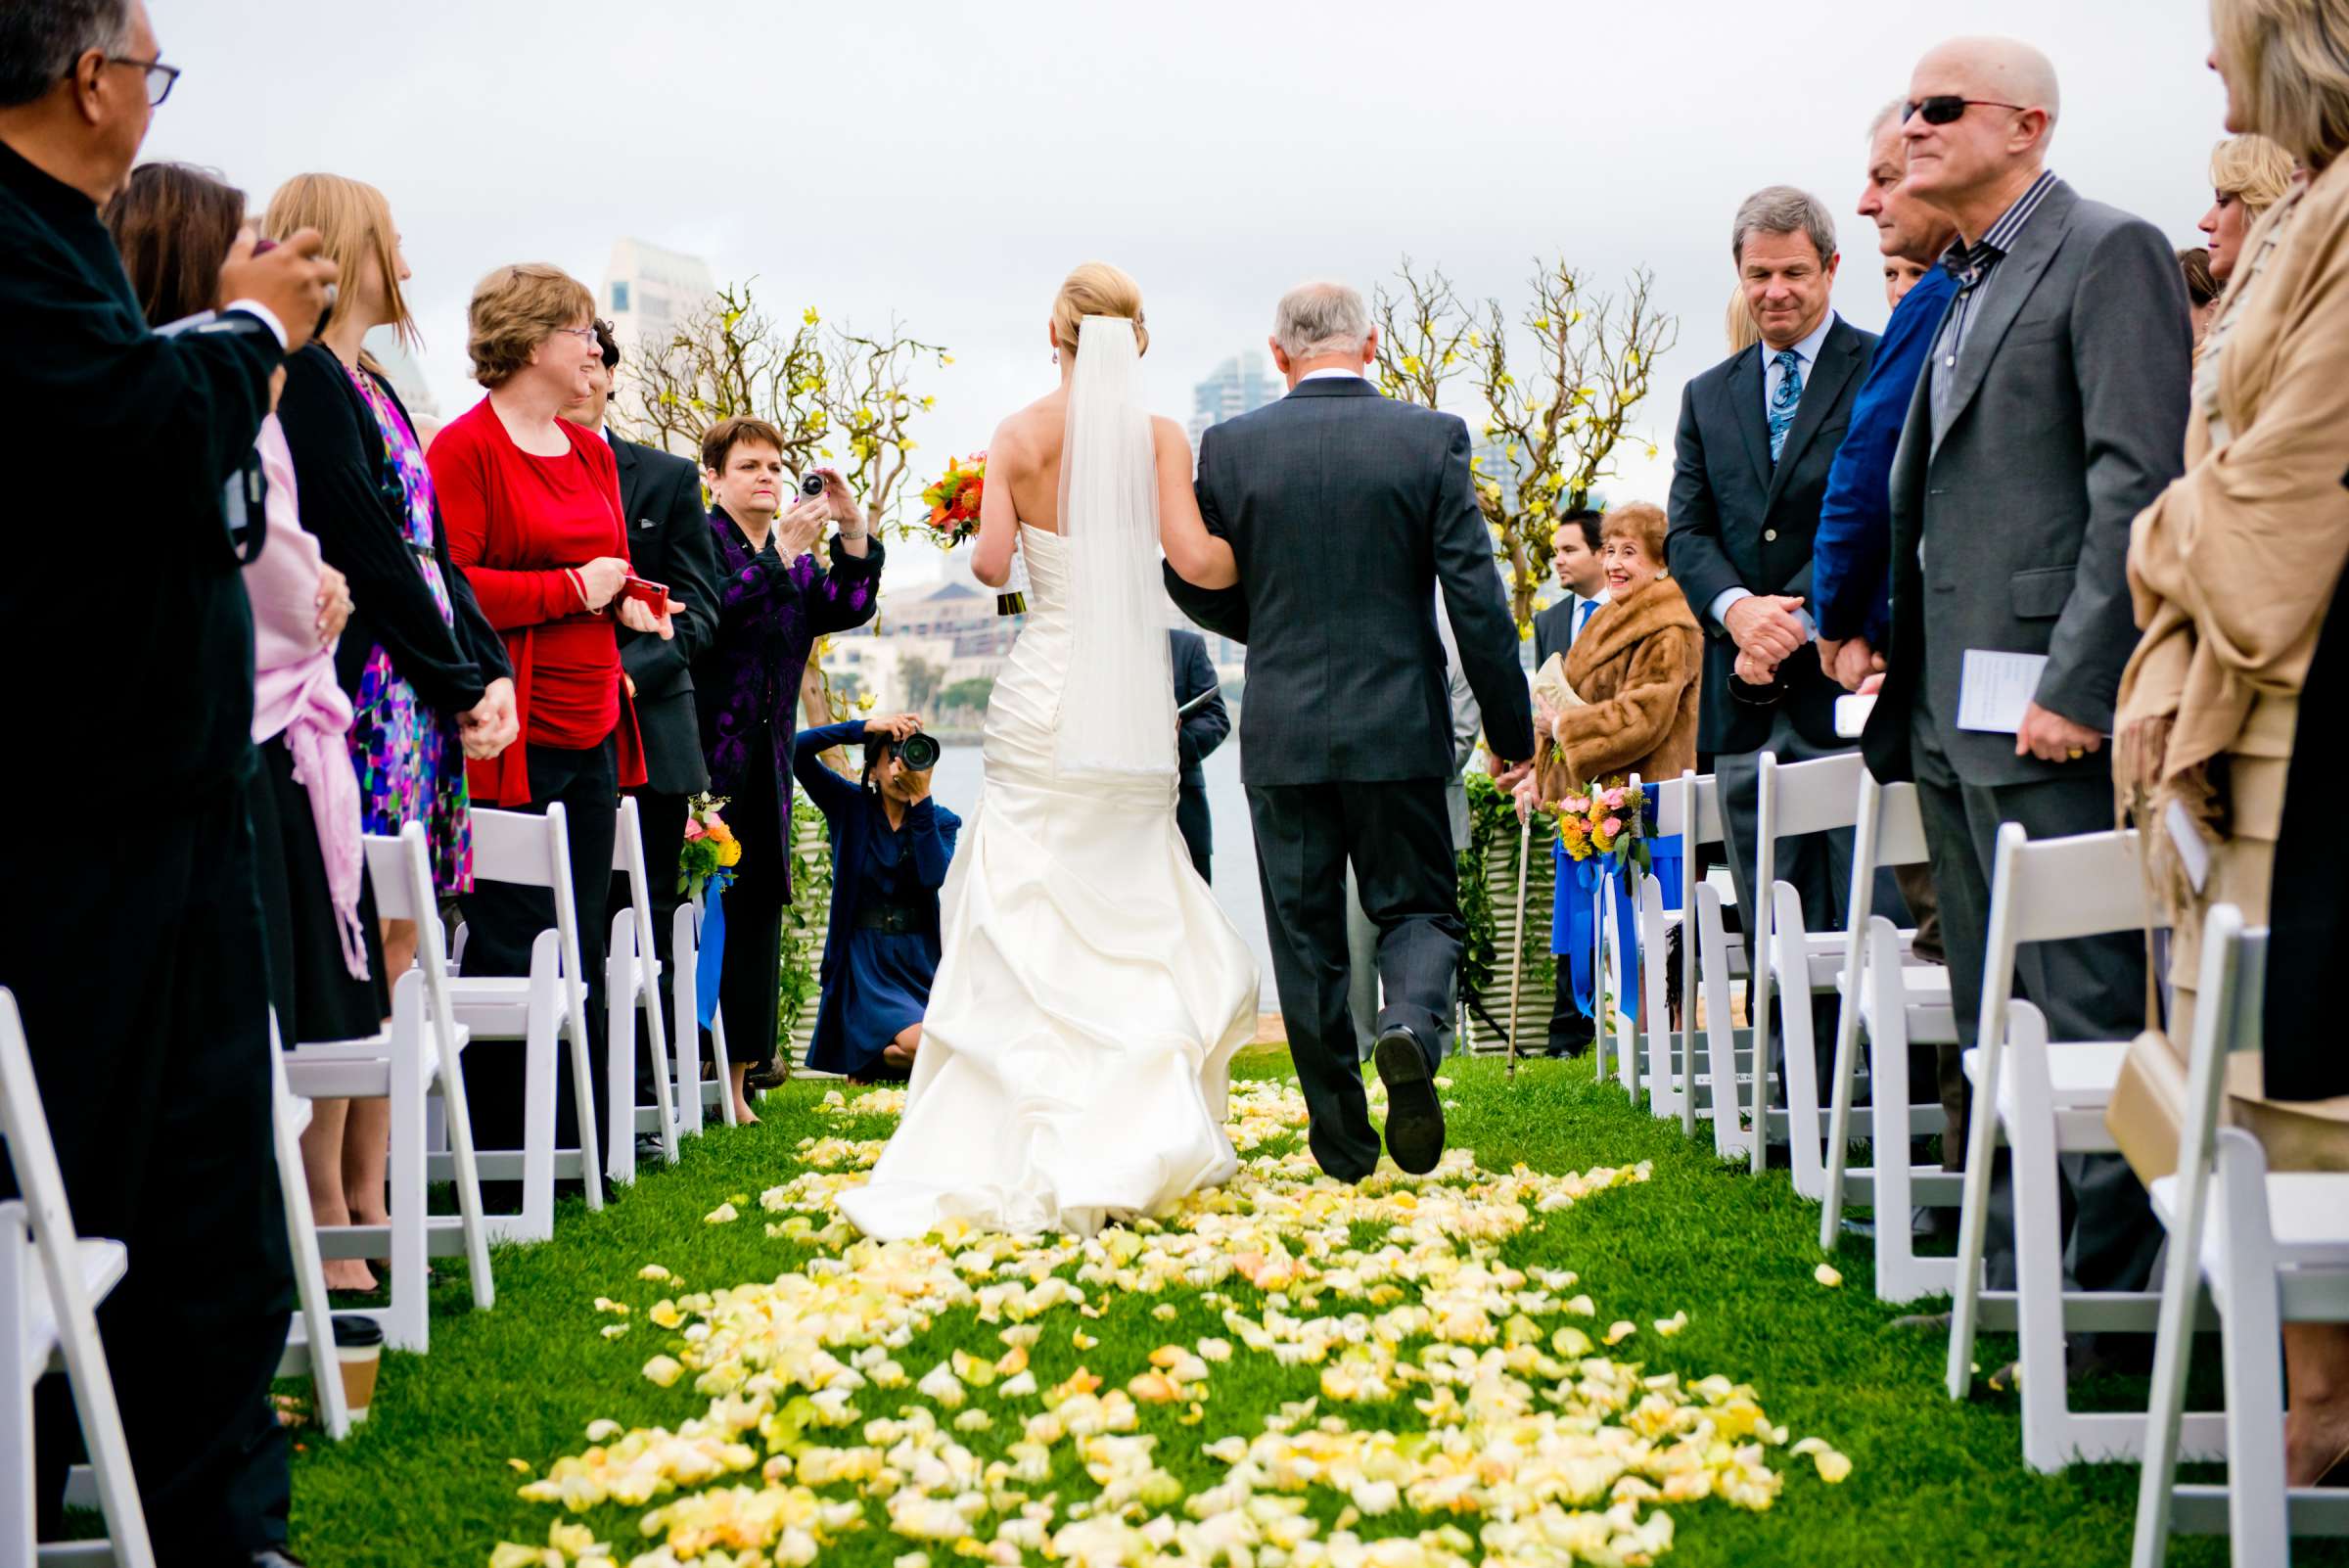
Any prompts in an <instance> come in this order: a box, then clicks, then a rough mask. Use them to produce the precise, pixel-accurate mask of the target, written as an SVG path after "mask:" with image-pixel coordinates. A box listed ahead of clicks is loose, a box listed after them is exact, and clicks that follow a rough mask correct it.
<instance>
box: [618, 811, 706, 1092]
mask: <svg viewBox="0 0 2349 1568" xmlns="http://www.w3.org/2000/svg"><path fill="white" fill-rule="evenodd" d="M623 793H624V794H626V795H628V796H630V797H632V798H633V799H634V800H635V802H636V813H637V815H636V823H637V829H638V831H639V832H641V833H642V834H643V835H644V876H645V883H646V887H645V891H646V893H647V894H648V895H650V897H651V901H652V905H653V952H654V955H655V956H656V957H658V958H659V959H660V960H661V972H662V974H663V975H664V976H665V977H666V978H667V979H668V982H669V983H670V984H672V985H673V984H674V983H675V981H676V969H675V967H674V966H673V965H672V964H670V963H669V961H668V950H669V947H670V946H671V945H673V943H674V940H675V939H674V932H673V930H672V924H673V922H674V921H675V920H676V917H677V905H679V904H681V903H683V902H684V901H685V896H684V895H683V894H682V893H679V892H678V891H677V857H678V855H679V854H680V853H683V851H684V848H685V815H686V805H687V798H686V797H685V796H682V795H667V794H663V793H662V792H660V791H658V790H652V789H633V790H627V791H624V792H623ZM630 897H631V895H630V893H629V889H628V879H627V877H626V876H625V875H624V874H622V873H621V872H617V871H616V872H614V873H613V874H612V901H611V904H610V908H611V909H613V910H615V911H617V910H621V909H624V908H627V907H629V899H630ZM605 929H606V930H609V929H611V928H610V921H609V919H608V918H607V920H606V924H605ZM668 994H669V992H668V987H667V986H664V987H663V988H662V990H661V998H660V1006H661V1007H662V1009H663V1015H664V1016H665V1017H669V1016H673V1010H672V1009H670V1008H669V1006H668ZM652 1043H653V1041H652V1034H651V1032H650V1031H649V1030H647V1029H646V1028H645V1026H644V1025H643V1024H641V1023H639V1024H638V1025H637V1027H636V1071H637V1073H638V1074H639V1075H642V1074H644V1073H646V1072H648V1071H650V1069H651V1066H652V1056H651V1051H652Z"/></svg>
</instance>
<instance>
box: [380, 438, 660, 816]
mask: <svg viewBox="0 0 2349 1568" xmlns="http://www.w3.org/2000/svg"><path fill="white" fill-rule="evenodd" d="M555 426H556V428H557V429H559V430H561V431H562V432H563V433H564V434H565V435H566V436H568V437H569V438H570V439H571V451H570V453H569V454H568V455H566V456H563V457H536V456H533V455H532V454H530V453H529V452H526V451H524V450H523V449H522V448H521V447H519V446H517V445H515V444H514V439H513V438H512V437H511V436H509V435H507V434H506V427H505V425H504V424H503V423H502V422H501V421H500V420H499V419H498V417H497V411H496V410H495V409H493V408H491V407H490V406H489V399H488V398H486V397H484V398H483V399H482V400H481V401H480V402H478V403H476V404H475V405H474V406H473V407H472V408H470V409H468V410H467V411H466V412H464V413H463V414H460V415H458V416H457V417H456V418H455V419H453V420H450V421H449V422H448V424H446V425H445V426H443V427H442V428H441V431H440V434H439V435H438V436H437V437H435V438H434V439H433V444H432V447H431V449H430V450H429V451H428V452H427V453H426V457H425V460H426V462H427V464H428V465H429V466H430V467H431V469H432V471H433V488H434V490H435V492H436V493H437V494H438V496H439V498H440V516H441V520H442V522H443V524H444V525H445V527H446V528H447V530H448V553H449V557H450V559H452V560H454V561H455V562H456V563H457V565H458V566H459V567H460V568H462V569H463V571H464V573H465V577H466V580H467V581H468V582H469V583H471V584H472V586H473V591H474V596H475V598H477V599H478V600H480V601H481V606H482V611H483V613H484V615H486V616H487V617H488V618H489V623H490V624H491V625H493V626H495V627H496V628H497V629H498V630H499V631H501V632H503V633H504V634H505V640H506V654H507V656H508V658H510V659H511V660H512V661H513V665H514V701H515V707H516V710H517V712H518V714H519V715H520V717H521V720H522V733H523V737H524V739H525V740H527V741H528V742H529V743H530V744H531V745H535V746H554V747H561V748H564V749H566V750H571V751H585V750H587V749H588V748H590V747H594V746H600V745H602V744H603V742H604V740H605V738H606V737H608V736H612V735H614V734H617V735H618V738H619V747H620V758H619V761H620V782H621V784H622V786H623V787H625V786H628V785H633V784H642V783H643V782H644V778H645V773H644V749H643V746H642V744H641V743H640V741H639V738H638V735H637V731H636V715H635V710H634V706H633V705H632V704H631V703H630V702H629V700H628V694H627V683H626V681H625V679H624V678H623V676H622V672H621V666H620V645H619V643H618V641H617V640H616V638H615V636H614V634H613V626H614V624H615V620H614V612H613V607H612V606H611V605H606V606H605V607H604V608H603V609H602V610H601V611H595V612H590V611H588V610H587V608H586V606H585V604H584V602H583V601H582V600H581V598H580V596H579V584H578V579H577V577H576V576H575V575H574V574H573V573H572V572H571V571H570V570H568V569H569V568H573V567H579V566H584V565H586V564H587V563H588V562H589V561H592V560H595V559H596V558H598V557H599V556H619V557H620V558H621V559H622V560H625V559H626V558H627V554H628V540H627V530H625V529H624V528H622V526H621V516H620V471H619V469H618V467H617V466H616V465H615V464H614V462H613V459H612V448H611V447H610V446H609V445H607V444H605V442H604V441H603V440H602V439H601V438H598V437H596V436H595V435H593V434H592V433H590V432H587V431H583V430H581V429H579V428H578V427H577V426H576V425H574V424H572V423H571V422H570V421H569V420H565V419H558V420H556V421H555ZM466 774H467V780H468V782H469V783H470V784H471V785H472V789H473V796H474V799H476V800H478V801H481V802H482V803H483V804H484V805H488V806H505V807H515V806H527V805H528V804H530V764H529V757H528V754H527V752H526V751H525V749H524V748H523V747H521V746H510V747H508V748H507V749H506V750H505V752H504V753H502V754H501V755H500V756H498V757H496V758H493V759H491V760H490V761H486V762H472V763H469V764H467V767H466Z"/></svg>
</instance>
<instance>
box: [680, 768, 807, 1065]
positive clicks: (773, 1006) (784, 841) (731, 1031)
mask: <svg viewBox="0 0 2349 1568" xmlns="http://www.w3.org/2000/svg"><path fill="white" fill-rule="evenodd" d="M769 733H770V732H769V729H768V726H767V725H765V724H763V723H761V724H760V726H759V728H758V729H757V730H756V731H755V732H754V733H753V734H752V736H751V740H750V754H751V761H750V766H749V767H748V768H747V769H745V771H744V775H743V780H742V788H741V789H740V790H738V791H736V792H735V794H734V798H733V800H732V801H731V802H730V803H729V804H728V805H727V807H726V811H725V816H726V824H727V825H728V826H729V827H731V828H732V829H733V830H734V837H735V839H736V840H737V841H738V842H739V843H740V844H741V845H742V860H741V863H740V864H738V865H736V866H735V868H734V882H733V885H732V886H731V887H729V888H727V889H726V891H725V895H724V897H725V902H726V950H725V953H724V957H723V967H722V968H721V969H720V971H719V980H718V986H717V1004H718V1006H719V1008H720V1009H721V1010H723V1012H724V1014H725V1019H726V1054H727V1058H728V1060H729V1061H731V1062H732V1063H733V1065H735V1066H736V1067H745V1066H747V1067H754V1068H755V1067H757V1066H759V1064H760V1063H761V1062H766V1061H771V1060H773V1058H774V1055H775V1050H776V1038H775V1037H776V1036H777V1035H778V1034H779V1033H780V1032H781V1030H780V1024H779V1019H780V1015H781V1009H780V1008H779V1007H778V1005H777V1000H778V998H777V994H776V993H777V992H778V991H779V990H780V989H781V987H782V983H783V911H784V910H785V909H787V908H789V907H790V906H791V898H790V891H791V890H790V888H789V886H788V883H789V881H790V866H791V823H790V822H789V820H787V819H784V818H781V817H779V816H778V815H777V805H776V801H775V762H774V752H775V749H774V747H773V746H772V745H771V744H770V743H769V740H768V736H769ZM678 831H679V832H680V833H681V832H683V831H684V830H683V829H682V828H680V829H679V830H678Z"/></svg>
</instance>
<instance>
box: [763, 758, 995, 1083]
mask: <svg viewBox="0 0 2349 1568" xmlns="http://www.w3.org/2000/svg"><path fill="white" fill-rule="evenodd" d="M859 742H861V743H862V744H863V746H864V782H863V784H862V786H861V787H859V786H857V785H854V784H851V783H850V782H849V781H848V780H847V779H844V778H842V777H841V776H840V775H839V774H838V773H835V772H834V771H832V769H830V768H828V767H826V766H825V765H824V764H823V762H822V761H821V760H820V759H821V758H822V756H823V754H824V753H825V752H827V751H830V750H831V749H832V748H833V747H835V746H848V745H854V744H857V743H859ZM937 761H938V742H937V741H935V740H933V739H931V738H930V737H929V736H928V735H925V734H923V733H921V720H920V719H918V718H916V717H915V716H914V715H911V714H899V715H897V716H896V717H894V718H879V719H873V720H870V721H869V722H868V721H866V720H863V719H852V720H851V721H850V722H848V723H846V724H830V725H826V726H825V727H823V728H821V729H811V730H807V731H805V732H804V733H802V734H801V735H800V737H799V739H798V741H797V742H796V743H795V745H794V747H793V752H792V771H793V772H794V773H796V774H798V775H799V780H800V783H801V784H802V785H804V786H806V791H807V798H808V799H809V800H810V801H812V802H814V803H815V805H816V807H817V809H819V810H821V811H822V812H823V813H824V820H825V822H826V823H827V824H829V826H830V828H831V832H832V926H831V930H830V932H829V933H828V934H827V935H826V936H825V939H824V967H823V1001H822V1004H821V1006H820V1008H819V1010H818V1012H817V1014H816V1021H815V1038H814V1039H813V1040H812V1041H811V1042H810V1043H809V1045H808V1047H807V1065H808V1066H809V1067H811V1068H814V1069H816V1070H818V1071H821V1072H826V1073H841V1074H845V1075H846V1076H848V1077H849V1078H852V1079H857V1080H863V1081H870V1080H873V1079H877V1078H890V1079H901V1078H903V1077H905V1076H906V1074H907V1073H909V1072H910V1071H911V1070H912V1068H913V1058H914V1053H915V1052H916V1051H917V1050H919V1049H920V1048H921V1043H922V1014H923V1013H924V1012H925V1011H926V1010H927V1009H928V1008H929V1005H930V983H931V981H932V980H933V979H935V978H936V976H937V974H938V959H939V946H938V942H939V936H938V890H939V888H940V886H941V885H943V884H944V882H945V880H946V864H947V862H948V861H950V860H952V859H953V858H954V835H955V834H956V833H958V832H960V831H961V829H962V818H960V817H958V816H956V815H955V814H954V813H953V812H952V811H949V810H947V809H946V808H945V807H943V806H940V805H939V804H938V803H937V802H935V801H933V800H932V799H931V798H930V769H931V768H932V767H933V766H935V765H936V763H937Z"/></svg>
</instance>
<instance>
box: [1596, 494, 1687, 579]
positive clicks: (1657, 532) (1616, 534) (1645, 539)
mask: <svg viewBox="0 0 2349 1568" xmlns="http://www.w3.org/2000/svg"><path fill="white" fill-rule="evenodd" d="M1669 528H1670V524H1669V522H1668V521H1667V520H1666V518H1665V516H1664V509H1663V508H1662V507H1660V506H1657V505H1656V504H1655V503H1653V502H1652V501H1626V502H1625V503H1624V504H1623V505H1621V506H1615V507H1609V508H1608V509H1607V515H1606V516H1605V517H1603V518H1601V519H1600V520H1599V524H1598V536H1599V538H1600V539H1601V540H1606V539H1629V540H1631V541H1632V542H1633V543H1634V544H1636V545H1638V546H1639V552H1640V554H1642V555H1644V556H1646V557H1647V558H1648V559H1649V560H1650V561H1653V562H1654V563H1655V564H1656V572H1657V575H1658V576H1670V575H1671V574H1670V573H1669V572H1667V571H1666V570H1665V566H1664V535H1665V532H1666V531H1667V530H1668V529H1669Z"/></svg>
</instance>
